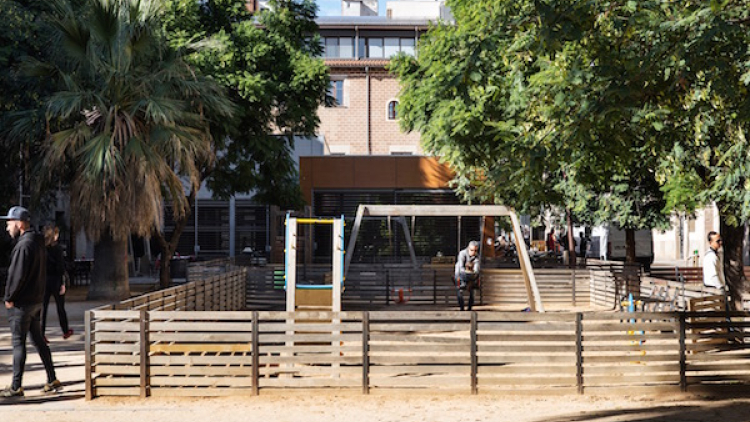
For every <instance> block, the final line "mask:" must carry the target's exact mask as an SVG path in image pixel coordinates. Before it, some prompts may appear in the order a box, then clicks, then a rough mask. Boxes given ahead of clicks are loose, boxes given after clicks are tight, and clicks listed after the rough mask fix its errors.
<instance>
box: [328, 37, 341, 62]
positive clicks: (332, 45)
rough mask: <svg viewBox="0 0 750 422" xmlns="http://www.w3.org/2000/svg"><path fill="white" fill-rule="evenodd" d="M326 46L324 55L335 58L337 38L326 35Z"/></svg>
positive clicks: (337, 45)
mask: <svg viewBox="0 0 750 422" xmlns="http://www.w3.org/2000/svg"><path fill="white" fill-rule="evenodd" d="M325 46H326V54H325V56H326V57H329V58H336V57H339V39H338V38H336V37H328V38H326V40H325Z"/></svg>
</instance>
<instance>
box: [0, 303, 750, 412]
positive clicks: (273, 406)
mask: <svg viewBox="0 0 750 422" xmlns="http://www.w3.org/2000/svg"><path fill="white" fill-rule="evenodd" d="M84 294H85V293H81V292H75V291H74V292H71V295H70V297H69V299H68V300H69V304H68V306H67V308H68V313H69V316H70V319H71V322H72V324H71V325H72V327H73V329H74V330H75V331H76V334H75V335H74V336H73V337H71V338H70V339H68V340H63V339H62V337H61V331H60V328H59V325H58V323H57V320H56V315H55V312H54V310H51V311H50V321H49V323H48V329H47V330H48V331H47V334H48V335H47V336H48V338H49V339H50V341H51V347H52V354H53V359H54V361H55V367H56V370H57V375H58V378H59V379H60V380H61V381H62V382H63V384H65V389H64V391H63V392H62V393H60V394H53V395H43V394H42V393H41V392H40V388H41V386H42V384H43V383H44V381H45V379H44V371H43V368H42V365H41V363H40V361H39V357H38V355H37V354H36V350H35V349H34V347H33V346H31V345H29V359H28V361H27V372H26V375H25V377H24V387H25V389H26V397H24V398H22V399H5V400H3V399H0V419H1V420H8V421H13V422H25V421H34V422H45V421H50V422H52V421H54V422H65V421H71V422H72V421H75V422H79V421H83V422H85V421H96V422H103V421H104V422H119V421H123V422H125V421H127V422H133V421H136V422H140V421H160V422H170V421H175V422H188V421H201V422H229V421H263V422H266V421H268V422H270V421H278V422H286V421H289V422H295V421H305V422H323V421H347V422H376V421H378V422H380V421H429V422H441V421H446V422H461V421H467V422H469V421H528V422H557V421H593V422H605V421H606V422H609V421H640V422H661V421H665V422H666V421H670V422H671V421H686V422H694V421H696V422H697V421H706V422H750V397H738V398H726V397H713V398H711V397H695V396H684V395H677V396H664V397H624V398H611V397H607V398H605V397H590V396H562V397H523V396H520V397H498V396H491V395H479V396H469V395H435V396H432V395H413V396H403V395H396V394H394V395H387V396H383V395H370V396H364V395H359V394H356V393H355V394H332V393H325V392H323V393H318V392H315V393H312V394H300V393H297V394H285V395H280V393H274V394H263V393H262V392H261V395H260V396H258V397H222V398H197V399H196V398H177V399H166V398H155V397H152V398H148V399H145V400H141V399H138V398H98V399H95V400H93V401H89V402H87V401H85V400H84V357H83V335H82V329H83V325H82V322H83V312H84V310H85V309H88V308H92V307H95V306H98V305H99V304H100V303H97V302H85V301H83V300H82V297H83V295H84ZM51 308H52V309H54V307H53V306H51ZM2 315H3V316H2V317H0V385H1V386H5V385H7V384H9V383H10V378H11V374H12V354H11V346H10V332H9V330H8V325H7V319H6V318H5V313H4V312H2Z"/></svg>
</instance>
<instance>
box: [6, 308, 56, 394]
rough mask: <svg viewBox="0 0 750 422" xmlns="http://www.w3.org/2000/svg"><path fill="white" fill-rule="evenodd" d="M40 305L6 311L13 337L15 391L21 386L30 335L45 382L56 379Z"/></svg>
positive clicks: (13, 385)
mask: <svg viewBox="0 0 750 422" xmlns="http://www.w3.org/2000/svg"><path fill="white" fill-rule="evenodd" d="M41 314H42V304H41V303H39V304H36V305H25V306H19V307H13V308H10V309H8V323H9V325H10V332H11V334H12V336H13V384H12V385H11V387H13V389H14V390H17V389H18V388H20V387H21V386H22V380H23V370H24V366H26V336H27V334H28V333H31V341H32V342H33V343H34V346H35V347H36V350H37V352H39V357H40V358H41V359H42V363H43V364H44V370H45V371H46V372H47V382H52V381H54V380H56V379H57V376H56V375H55V367H54V366H53V364H52V353H51V352H50V350H49V346H47V343H46V342H45V341H44V335H42V325H41Z"/></svg>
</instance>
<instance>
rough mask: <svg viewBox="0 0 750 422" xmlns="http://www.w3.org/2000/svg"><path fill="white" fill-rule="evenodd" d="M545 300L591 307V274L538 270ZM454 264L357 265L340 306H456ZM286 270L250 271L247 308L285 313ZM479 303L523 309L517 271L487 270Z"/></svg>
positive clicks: (318, 274) (318, 270) (313, 271)
mask: <svg viewBox="0 0 750 422" xmlns="http://www.w3.org/2000/svg"><path fill="white" fill-rule="evenodd" d="M326 268H328V271H330V267H310V266H308V268H306V269H304V271H303V270H302V267H301V266H300V267H299V268H298V270H297V273H298V274H307V275H308V276H307V277H305V276H300V279H301V280H303V281H304V280H307V279H320V278H322V273H323V272H325V271H326ZM534 274H535V276H536V280H537V285H538V287H539V291H540V293H541V295H542V301H543V302H544V303H545V304H550V305H559V306H562V305H569V306H570V305H573V306H588V305H589V279H590V277H591V275H590V273H589V271H588V270H586V269H581V268H577V269H570V268H557V269H535V270H534ZM452 276H453V265H425V266H423V267H422V268H420V269H417V270H414V269H411V268H410V267H392V266H379V265H360V264H357V265H353V266H352V268H351V270H350V271H349V274H348V276H347V278H346V280H345V281H344V287H345V289H344V292H343V295H342V302H343V306H344V309H349V310H369V309H372V308H373V307H383V306H388V305H403V304H408V305H417V306H427V307H430V308H432V309H435V308H441V307H444V308H455V307H456V306H457V303H456V288H455V286H454V284H453V281H452ZM283 286H284V278H283V268H281V267H277V266H267V267H263V268H257V267H256V268H250V269H249V276H248V287H247V290H246V291H247V298H246V303H247V308H248V309H255V310H282V309H284V304H285V301H286V296H285V295H284V290H283ZM476 300H477V303H479V304H482V305H489V306H506V307H514V308H517V309H519V310H520V309H523V308H525V307H527V306H529V305H528V295H527V293H526V286H525V284H524V281H523V275H522V273H521V270H519V269H495V268H492V269H485V270H483V271H482V288H481V289H480V290H478V291H477V297H476Z"/></svg>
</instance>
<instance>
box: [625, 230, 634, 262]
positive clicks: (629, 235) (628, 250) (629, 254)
mask: <svg viewBox="0 0 750 422" xmlns="http://www.w3.org/2000/svg"><path fill="white" fill-rule="evenodd" d="M635 262H636V260H635V229H625V263H627V264H635Z"/></svg>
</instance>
